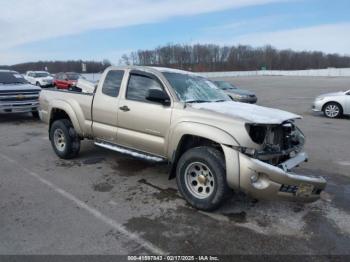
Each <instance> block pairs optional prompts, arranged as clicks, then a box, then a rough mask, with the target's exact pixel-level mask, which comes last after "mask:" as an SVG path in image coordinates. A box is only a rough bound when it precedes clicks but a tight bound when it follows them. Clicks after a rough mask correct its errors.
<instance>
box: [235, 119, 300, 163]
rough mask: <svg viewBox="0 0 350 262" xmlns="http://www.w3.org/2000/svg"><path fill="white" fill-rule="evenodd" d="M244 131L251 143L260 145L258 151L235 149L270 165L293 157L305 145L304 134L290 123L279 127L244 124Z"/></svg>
mask: <svg viewBox="0 0 350 262" xmlns="http://www.w3.org/2000/svg"><path fill="white" fill-rule="evenodd" d="M246 129H247V132H248V134H249V136H250V138H251V139H252V141H253V142H254V143H256V144H258V145H260V149H255V148H247V147H238V148H237V149H238V150H239V151H240V152H242V153H244V154H246V155H249V156H251V157H254V158H257V159H260V160H262V161H266V162H270V163H272V164H278V163H279V162H280V161H283V160H286V159H288V158H292V157H294V156H295V155H296V154H297V153H298V152H300V151H301V149H302V147H303V146H304V143H305V136H304V134H303V133H302V132H301V130H300V129H299V128H298V127H296V126H295V125H294V123H293V122H292V121H286V122H284V123H282V124H280V125H257V124H246Z"/></svg>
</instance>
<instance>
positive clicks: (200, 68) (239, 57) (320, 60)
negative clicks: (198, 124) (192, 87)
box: [120, 44, 350, 72]
mask: <svg viewBox="0 0 350 262" xmlns="http://www.w3.org/2000/svg"><path fill="white" fill-rule="evenodd" d="M120 63H121V64H127V65H129V64H134V65H147V66H166V67H173V68H180V69H184V70H190V71H196V72H204V71H247V70H262V69H266V70H303V69H322V68H328V67H335V68H342V67H350V57H349V56H341V55H338V54H325V53H323V52H317V51H301V52H298V51H293V50H290V49H288V50H278V49H276V48H274V47H272V46H264V47H258V48H254V47H251V46H247V45H238V46H219V45H214V44H194V45H180V44H168V45H165V46H160V47H158V48H155V49H150V50H138V51H135V52H131V53H130V54H124V55H123V56H122V57H121V59H120Z"/></svg>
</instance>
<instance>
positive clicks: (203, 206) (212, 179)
mask: <svg viewBox="0 0 350 262" xmlns="http://www.w3.org/2000/svg"><path fill="white" fill-rule="evenodd" d="M176 182H177V186H178V188H179V191H180V192H181V194H182V195H183V197H184V198H185V199H186V201H187V202H188V203H189V204H190V205H192V206H193V207H195V208H197V209H200V210H205V211H211V210H214V209H216V208H218V207H219V206H220V204H221V203H222V202H223V201H224V199H225V198H226V196H227V195H228V192H229V188H228V186H227V182H226V168H225V161H224V156H223V154H222V153H221V152H220V151H218V150H217V149H214V148H211V147H204V146H203V147H196V148H192V149H190V150H188V151H187V152H185V153H184V154H183V155H182V156H181V158H180V160H179V162H178V164H177V171H176Z"/></svg>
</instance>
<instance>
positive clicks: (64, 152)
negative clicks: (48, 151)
mask: <svg viewBox="0 0 350 262" xmlns="http://www.w3.org/2000/svg"><path fill="white" fill-rule="evenodd" d="M50 140H51V145H52V147H53V149H54V151H55V153H56V155H58V156H59V157H60V158H63V159H71V158H74V157H76V156H77V155H78V153H79V150H80V139H79V136H78V134H77V133H76V131H75V130H74V127H73V125H72V123H71V122H70V121H69V120H68V119H60V120H56V121H55V122H54V123H53V124H52V126H51V128H50Z"/></svg>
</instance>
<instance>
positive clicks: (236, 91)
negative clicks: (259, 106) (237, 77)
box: [214, 81, 258, 104]
mask: <svg viewBox="0 0 350 262" xmlns="http://www.w3.org/2000/svg"><path fill="white" fill-rule="evenodd" d="M214 84H215V85H216V86H217V87H218V88H219V89H221V90H223V91H224V92H225V93H226V94H227V95H228V96H229V97H230V98H231V99H232V100H233V101H236V102H242V103H250V104H255V103H256V102H257V101H258V98H257V97H256V95H255V94H254V93H253V92H251V91H249V90H246V89H240V88H238V87H236V86H234V85H233V84H231V83H229V82H226V81H214Z"/></svg>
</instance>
